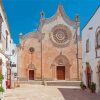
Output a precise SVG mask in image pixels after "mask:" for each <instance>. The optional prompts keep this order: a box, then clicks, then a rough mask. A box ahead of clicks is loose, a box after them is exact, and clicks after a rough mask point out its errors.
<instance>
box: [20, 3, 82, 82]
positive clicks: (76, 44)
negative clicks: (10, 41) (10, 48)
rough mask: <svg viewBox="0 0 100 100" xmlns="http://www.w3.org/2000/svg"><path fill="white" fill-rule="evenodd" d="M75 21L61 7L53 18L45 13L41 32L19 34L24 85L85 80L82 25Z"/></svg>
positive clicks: (40, 27)
mask: <svg viewBox="0 0 100 100" xmlns="http://www.w3.org/2000/svg"><path fill="white" fill-rule="evenodd" d="M75 19H76V20H71V19H70V18H69V17H68V16H67V15H66V14H65V11H64V9H63V6H62V5H61V4H60V5H58V8H57V11H56V13H55V14H54V15H53V16H52V17H50V18H45V16H44V12H43V11H42V12H41V18H40V23H39V27H38V28H37V31H33V32H29V33H27V34H26V35H23V34H22V33H20V34H19V45H18V77H19V80H20V81H28V80H68V81H70V80H71V81H74V80H77V79H78V80H79V79H81V76H82V74H81V70H82V60H81V55H82V54H81V51H82V48H81V39H80V23H79V21H78V17H76V18H75Z"/></svg>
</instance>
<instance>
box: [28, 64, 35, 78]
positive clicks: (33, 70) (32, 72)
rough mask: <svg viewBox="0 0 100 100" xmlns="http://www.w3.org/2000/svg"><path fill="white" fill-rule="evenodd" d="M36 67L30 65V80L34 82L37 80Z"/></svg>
mask: <svg viewBox="0 0 100 100" xmlns="http://www.w3.org/2000/svg"><path fill="white" fill-rule="evenodd" d="M35 71H36V69H35V66H34V64H29V65H28V80H34V79H35Z"/></svg>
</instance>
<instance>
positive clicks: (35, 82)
mask: <svg viewBox="0 0 100 100" xmlns="http://www.w3.org/2000/svg"><path fill="white" fill-rule="evenodd" d="M19 83H20V84H32V85H43V81H19Z"/></svg>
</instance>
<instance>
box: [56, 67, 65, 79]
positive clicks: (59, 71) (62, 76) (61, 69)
mask: <svg viewBox="0 0 100 100" xmlns="http://www.w3.org/2000/svg"><path fill="white" fill-rule="evenodd" d="M56 73H57V79H58V80H65V66H57V72H56Z"/></svg>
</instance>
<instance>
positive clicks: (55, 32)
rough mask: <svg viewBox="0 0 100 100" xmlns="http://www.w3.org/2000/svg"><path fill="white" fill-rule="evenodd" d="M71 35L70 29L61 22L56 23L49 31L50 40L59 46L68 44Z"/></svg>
mask: <svg viewBox="0 0 100 100" xmlns="http://www.w3.org/2000/svg"><path fill="white" fill-rule="evenodd" d="M71 37H72V33H71V31H70V30H69V29H68V28H67V26H65V25H62V24H59V25H56V26H55V27H54V28H53V29H52V32H51V33H50V40H51V41H52V43H53V45H54V46H56V47H61V48H62V47H66V46H67V45H68V44H69V42H70V40H71Z"/></svg>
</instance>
